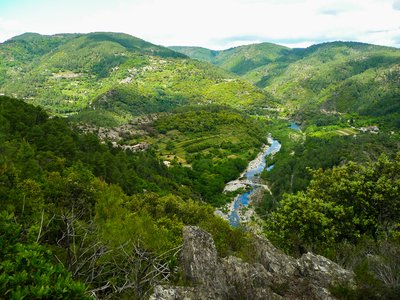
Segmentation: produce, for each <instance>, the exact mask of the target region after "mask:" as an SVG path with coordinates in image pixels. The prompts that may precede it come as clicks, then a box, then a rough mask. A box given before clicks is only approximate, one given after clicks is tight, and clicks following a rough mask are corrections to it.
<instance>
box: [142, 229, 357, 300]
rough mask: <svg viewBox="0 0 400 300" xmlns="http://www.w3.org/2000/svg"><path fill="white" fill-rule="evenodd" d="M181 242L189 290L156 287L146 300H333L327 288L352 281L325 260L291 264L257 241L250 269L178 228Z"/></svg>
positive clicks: (202, 235) (198, 234) (204, 237)
mask: <svg viewBox="0 0 400 300" xmlns="http://www.w3.org/2000/svg"><path fill="white" fill-rule="evenodd" d="M183 240H184V243H183V248H182V254H181V263H182V269H183V273H184V274H185V277H186V279H187V280H188V281H189V282H190V283H191V286H190V287H176V286H157V287H155V289H154V293H153V295H152V296H151V297H150V299H151V300H180V299H182V300H183V299H185V300H190V299H210V300H214V299H215V300H217V299H218V300H219V299H221V300H222V299H232V300H233V299H254V300H257V299H260V300H261V299H266V300H268V299H334V298H333V297H332V295H331V294H330V292H329V290H328V287H329V285H331V284H332V283H335V282H339V281H346V282H351V281H352V280H353V274H352V273H351V272H350V271H347V270H345V269H343V268H342V267H340V266H339V265H337V264H336V263H334V262H332V261H330V260H329V259H327V258H325V257H322V256H319V255H314V254H312V253H307V254H304V255H303V256H302V257H301V258H299V259H294V258H293V257H290V256H288V255H286V254H284V253H283V252H282V251H280V250H278V249H277V248H275V247H274V246H273V245H272V244H271V243H270V242H269V241H268V240H266V239H264V238H262V237H256V239H255V244H254V253H255V255H254V262H252V263H248V262H244V261H242V260H241V259H240V258H237V257H233V256H229V257H226V258H219V257H218V255H217V250H216V248H215V244H214V241H213V239H212V237H211V235H210V234H209V233H207V232H205V231H203V230H202V229H200V228H198V227H195V226H186V227H184V229H183Z"/></svg>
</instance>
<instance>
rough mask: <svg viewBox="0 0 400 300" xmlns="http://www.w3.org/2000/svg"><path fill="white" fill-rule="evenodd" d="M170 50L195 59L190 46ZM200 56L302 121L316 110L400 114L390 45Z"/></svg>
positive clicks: (397, 62) (246, 49)
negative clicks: (261, 91)
mask: <svg viewBox="0 0 400 300" xmlns="http://www.w3.org/2000/svg"><path fill="white" fill-rule="evenodd" d="M174 49H176V50H177V51H180V52H182V53H185V54H186V55H188V56H190V57H194V58H199V59H201V55H198V53H196V52H195V48H181V49H179V48H177V47H175V48H174ZM202 52H203V53H207V52H206V51H205V49H202ZM210 53H211V52H210ZM212 53H213V52H212ZM204 60H205V61H209V62H211V63H213V64H215V65H218V66H220V67H222V68H224V69H226V70H228V71H231V72H234V73H236V74H238V75H240V76H241V77H242V78H244V79H246V80H248V81H249V82H251V83H254V84H255V85H256V86H258V87H261V88H264V89H265V90H266V91H268V92H269V93H271V94H272V95H273V96H274V97H275V98H276V99H279V100H280V102H281V103H282V104H283V105H284V106H285V108H286V109H287V110H288V111H289V112H292V113H293V112H297V113H299V112H301V113H302V115H305V114H306V115H307V116H305V117H303V119H307V118H309V117H310V116H311V115H313V114H316V113H317V114H320V113H322V114H325V115H326V114H336V113H349V114H352V113H355V114H360V115H365V116H369V117H382V116H388V115H391V117H388V119H389V121H391V122H392V123H393V122H394V120H395V119H397V118H398V114H399V113H400V104H399V101H398V99H399V97H400V84H399V78H400V50H399V49H396V48H390V47H383V46H375V45H369V44H363V43H355V42H332V43H324V44H319V45H314V46H311V47H308V48H306V49H288V48H284V47H280V46H277V45H273V44H265V43H264V44H258V45H249V46H242V47H237V48H233V49H228V50H224V51H219V52H218V53H217V54H216V55H214V54H213V55H212V56H209V57H206V59H204ZM310 113H311V114H310ZM393 124H394V123H393ZM394 125H396V124H394Z"/></svg>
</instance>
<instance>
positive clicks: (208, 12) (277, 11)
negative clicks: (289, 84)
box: [0, 0, 400, 50]
mask: <svg viewBox="0 0 400 300" xmlns="http://www.w3.org/2000/svg"><path fill="white" fill-rule="evenodd" d="M96 31H107V32H123V33H127V34H130V35H133V36H136V37H138V38H141V39H144V40H146V41H149V42H151V43H154V44H158V45H163V46H197V47H205V48H208V49H213V50H221V49H228V48H231V47H235V46H240V45H246V44H254V43H262V42H270V43H274V44H279V45H283V46H287V47H290V48H296V47H307V46H310V45H312V44H319V43H323V42H332V41H354V42H363V43H370V44H375V45H383V46H392V47H397V48H400V0H366V1H363V2H360V1H358V0H326V1H317V0H303V1H299V0H280V1H278V0H213V1H212V0H203V1H198V0H186V1H184V0H171V1H161V0H115V1H106V0H97V1H94V0H87V1H78V0H70V1H65V0H60V1H57V2H55V1H50V0H36V1H31V0H2V1H0V42H4V41H5V40H7V39H10V38H11V37H14V36H17V35H20V34H22V33H25V32H36V33H39V34H47V35H51V34H59V33H75V32H77V33H89V32H96Z"/></svg>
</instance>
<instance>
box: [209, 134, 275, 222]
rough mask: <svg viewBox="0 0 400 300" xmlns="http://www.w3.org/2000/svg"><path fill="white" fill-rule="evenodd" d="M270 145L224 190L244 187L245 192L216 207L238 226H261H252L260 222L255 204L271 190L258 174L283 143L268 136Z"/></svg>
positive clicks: (224, 216) (218, 212)
mask: <svg viewBox="0 0 400 300" xmlns="http://www.w3.org/2000/svg"><path fill="white" fill-rule="evenodd" d="M268 143H269V145H265V146H263V148H262V149H261V151H260V153H259V154H258V155H257V157H256V158H255V159H253V160H252V161H250V162H249V164H248V166H247V168H246V170H245V171H244V172H242V174H240V177H239V178H238V179H236V180H232V181H230V182H228V183H227V184H226V186H225V188H224V192H225V193H226V192H235V191H237V190H239V189H244V190H245V192H244V193H242V194H239V195H237V196H236V197H235V198H234V199H233V200H232V201H231V202H230V203H227V204H226V205H225V206H223V207H222V208H219V209H216V211H215V214H216V215H218V216H220V217H222V218H224V219H225V220H227V221H229V223H230V224H231V225H232V226H234V227H237V226H239V225H240V224H246V226H247V227H254V228H259V227H260V226H251V224H253V225H254V224H259V223H260V221H261V220H260V219H259V217H258V216H257V214H256V212H255V209H254V206H253V204H254V203H256V202H257V201H259V200H261V199H262V195H263V194H264V193H265V192H269V193H270V192H271V191H270V190H269V188H268V186H267V185H266V184H263V183H262V182H260V180H259V177H258V175H259V174H260V173H261V172H262V171H263V170H264V169H265V168H267V169H268V168H270V167H271V166H270V167H267V164H266V157H267V156H269V155H273V154H275V153H276V152H278V151H279V150H280V148H281V144H280V143H279V142H278V141H277V140H274V139H273V138H272V137H269V138H268Z"/></svg>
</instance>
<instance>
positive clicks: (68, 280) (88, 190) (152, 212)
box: [0, 97, 249, 299]
mask: <svg viewBox="0 0 400 300" xmlns="http://www.w3.org/2000/svg"><path fill="white" fill-rule="evenodd" d="M0 119H1V122H0V124H1V128H0V141H1V143H0V199H1V200H0V201H1V206H0V207H1V212H0V216H1V217H0V226H1V235H0V246H1V248H2V251H1V262H0V270H1V272H0V273H1V275H0V294H2V295H6V297H9V298H12V297H14V298H18V297H27V298H35V297H36V298H40V297H77V298H84V297H86V296H89V295H90V294H92V295H93V294H94V295H96V296H99V297H100V296H101V297H105V296H110V295H114V296H116V297H122V296H123V295H125V296H130V297H134V298H137V299H141V298H142V297H144V296H145V295H147V294H148V292H149V291H150V290H151V286H153V285H154V284H155V283H157V282H165V281H177V280H179V274H178V273H176V266H177V256H176V255H177V254H176V253H177V251H178V250H179V246H180V243H181V229H182V226H183V225H186V224H191V225H199V226H202V227H203V228H205V229H206V230H208V231H209V232H212V233H213V234H214V237H215V240H216V241H218V243H217V246H218V250H219V251H220V253H221V254H222V255H227V254H229V253H233V252H237V253H239V255H241V256H244V257H246V255H247V254H246V253H247V252H248V251H249V249H246V244H247V243H246V242H245V241H246V239H247V238H248V237H247V235H246V234H245V233H244V232H242V231H241V230H235V229H232V228H230V226H229V225H228V224H227V223H226V222H224V221H223V220H221V219H219V218H217V217H215V216H214V214H213V210H214V209H213V208H212V207H211V206H208V205H206V204H204V203H201V202H199V201H198V200H197V199H198V196H196V195H198V192H197V191H196V185H195V184H193V183H192V180H193V179H192V177H191V176H190V172H189V170H187V168H184V167H181V166H179V165H176V166H174V167H171V168H167V167H166V166H164V165H163V164H162V163H161V162H160V161H159V160H158V159H157V157H156V155H155V154H154V152H153V151H151V150H148V151H146V152H140V153H131V152H129V151H127V152H124V151H123V150H121V149H117V148H113V147H112V146H111V145H110V144H102V143H100V141H99V140H98V139H97V137H95V136H94V135H82V134H78V133H77V132H76V131H74V130H72V129H71V128H70V125H69V124H68V123H67V122H66V120H64V119H59V118H49V117H48V115H47V114H46V113H45V112H44V111H43V110H42V109H41V108H38V107H33V106H31V105H28V104H25V103H24V102H22V101H19V100H16V99H10V98H7V97H0ZM188 172H189V173H188ZM240 253H241V254H240ZM32 270H36V271H35V272H33V271H32ZM85 295H86V296H85Z"/></svg>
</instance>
